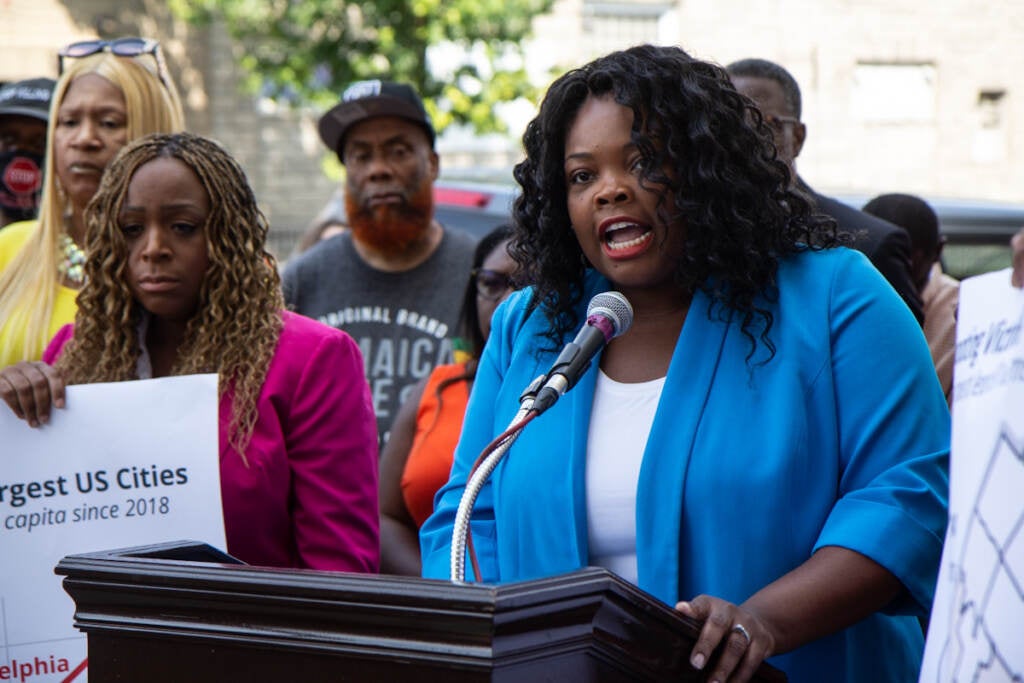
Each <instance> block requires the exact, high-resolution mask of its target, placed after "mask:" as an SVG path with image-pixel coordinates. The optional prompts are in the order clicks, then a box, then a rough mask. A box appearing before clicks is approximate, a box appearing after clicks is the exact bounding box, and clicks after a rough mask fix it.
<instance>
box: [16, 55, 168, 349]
mask: <svg viewBox="0 0 1024 683" xmlns="http://www.w3.org/2000/svg"><path fill="white" fill-rule="evenodd" d="M66 63H67V64H68V68H67V70H66V71H65V72H64V73H63V74H62V75H61V77H60V79H59V80H58V81H57V85H56V87H55V88H54V91H53V98H52V102H51V105H50V126H49V131H48V133H47V136H46V169H47V172H46V174H45V176H44V179H43V194H42V199H41V201H40V204H39V219H38V225H37V227H36V229H35V230H34V231H33V233H32V235H31V236H30V237H29V239H28V240H27V241H26V242H25V245H24V246H23V247H22V249H21V251H20V252H19V253H18V255H17V256H16V257H14V258H13V259H12V260H11V263H10V264H9V265H8V267H7V268H5V269H4V270H3V272H2V273H0V340H2V341H0V344H2V346H0V358H5V357H7V356H9V355H11V354H12V348H14V346H15V344H14V340H15V339H18V338H20V340H21V345H22V348H23V350H24V354H23V357H22V358H15V359H13V360H15V361H17V360H33V359H37V358H40V357H41V356H42V355H43V349H44V348H45V346H46V343H47V342H48V341H49V326H50V317H51V316H52V315H53V306H54V301H55V300H56V297H57V291H58V287H59V286H60V279H59V277H58V274H57V259H58V256H57V254H58V250H59V245H60V238H61V235H62V234H63V233H64V215H65V214H66V213H67V212H68V210H69V206H68V203H67V199H66V197H65V195H64V192H63V191H62V190H61V188H60V181H59V179H58V178H57V173H56V168H57V161H56V151H55V150H54V144H53V138H54V131H55V130H56V128H57V126H58V112H59V111H60V106H61V104H62V103H63V102H64V96H65V95H66V94H67V91H68V88H69V87H70V85H71V83H72V82H74V80H75V79H76V78H78V77H79V76H84V75H86V74H96V75H98V76H102V77H103V78H105V79H107V80H108V81H110V82H111V83H113V84H114V85H115V86H117V88H118V89H119V90H120V91H121V93H122V94H123V95H124V100H125V109H126V113H127V131H126V132H127V137H128V140H129V141H131V140H135V139H137V138H140V137H142V136H143V135H148V134H149V133H172V132H176V131H180V130H183V129H184V127H185V115H184V113H183V111H182V106H181V98H180V97H179V96H178V91H177V89H176V88H175V87H174V83H173V81H171V80H170V78H169V77H168V78H167V81H166V83H164V82H162V81H161V80H160V76H159V75H158V73H157V66H156V61H155V59H153V57H152V56H150V55H141V56H139V57H119V56H116V55H114V54H112V53H110V52H100V53H97V54H95V55H92V56H89V57H85V58H82V59H71V60H68V61H67V62H66ZM4 331H9V332H11V333H10V334H2V333H3V332H4ZM18 331H20V337H19V333H18Z"/></svg>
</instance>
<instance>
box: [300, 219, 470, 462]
mask: <svg viewBox="0 0 1024 683" xmlns="http://www.w3.org/2000/svg"><path fill="white" fill-rule="evenodd" d="M473 248H474V242H473V240H472V238H471V237H469V236H468V235H465V234H463V233H458V232H452V231H451V230H445V233H444V237H443V238H442V240H441V244H440V245H439V246H438V248H437V250H436V251H435V252H434V253H433V254H432V255H431V256H430V258H429V259H427V260H426V261H425V262H423V263H422V264H420V265H419V266H417V267H416V268H414V269H413V270H409V271H405V272H402V273H388V272H384V271H380V270H377V269H375V268H372V267H370V266H369V265H367V264H366V262H365V261H363V259H362V258H360V257H359V254H358V253H356V250H355V247H354V246H353V245H352V238H351V236H350V235H348V234H347V233H346V234H342V235H338V236H337V237H332V238H331V239H329V240H325V241H324V242H321V243H319V244H317V245H316V246H315V247H313V248H312V249H310V250H309V251H307V252H306V253H304V254H302V255H301V256H298V257H297V258H296V259H295V260H294V261H291V262H289V263H288V264H287V266H286V267H285V269H284V273H283V275H282V279H283V284H284V296H285V302H286V303H287V304H288V308H289V309H291V310H293V311H295V312H296V313H300V314H302V315H305V316H308V317H310V318H314V319H316V320H319V321H320V322H322V323H325V324H327V325H330V326H331V327H336V328H338V329H341V330H344V331H345V332H347V333H348V334H349V335H351V337H352V338H353V339H355V340H356V343H358V344H359V349H360V351H362V354H363V363H364V364H365V368H366V378H367V380H368V381H369V383H370V392H371V395H372V397H373V406H374V410H375V411H376V413H377V432H378V437H379V440H380V444H381V445H383V443H384V440H385V439H386V438H387V434H388V432H389V430H390V429H391V421H392V420H393V419H394V416H395V413H397V412H398V408H399V406H401V405H402V402H403V401H404V400H405V397H406V395H407V394H408V392H409V390H410V389H411V388H412V385H414V384H415V383H416V382H418V381H419V380H420V379H422V378H423V377H426V376H427V375H428V374H430V371H431V370H432V369H433V368H434V366H436V365H439V364H442V363H451V362H452V336H453V335H454V334H455V330H456V326H457V323H458V319H459V308H460V306H461V304H462V294H463V291H464V290H465V286H466V283H467V281H468V280H469V271H470V268H471V266H472V260H473Z"/></svg>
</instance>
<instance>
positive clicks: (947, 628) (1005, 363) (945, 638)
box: [920, 270, 1024, 683]
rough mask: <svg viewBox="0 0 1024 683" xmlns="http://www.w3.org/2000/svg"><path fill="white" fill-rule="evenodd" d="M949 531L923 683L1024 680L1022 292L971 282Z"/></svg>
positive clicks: (960, 334) (964, 292) (1006, 279)
mask: <svg viewBox="0 0 1024 683" xmlns="http://www.w3.org/2000/svg"><path fill="white" fill-rule="evenodd" d="M956 338H957V346H956V363H955V365H954V369H953V407H952V417H953V440H952V450H951V455H950V505H949V528H948V530H947V532H946V545H945V548H944V550H943V554H942V567H941V569H940V571H939V582H938V586H937V587H936V593H935V603H934V605H933V607H932V615H931V622H930V625H929V630H928V640H927V644H926V646H925V657H924V664H923V666H922V669H921V677H920V683H954V682H955V683H967V682H968V681H970V682H972V683H995V682H996V681H1000V682H1001V681H1020V680H1024V291H1021V290H1019V289H1014V288H1013V287H1011V286H1010V272H1009V270H1004V271H999V272H995V273H988V274H986V275H980V276H978V277H974V278H968V279H967V280H964V281H963V282H962V283H961V285H960V304H959V308H958V312H957V334H956Z"/></svg>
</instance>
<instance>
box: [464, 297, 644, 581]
mask: <svg viewBox="0 0 1024 683" xmlns="http://www.w3.org/2000/svg"><path fill="white" fill-rule="evenodd" d="M632 324H633V307H632V306H631V305H630V303H629V301H628V300H626V297H624V296H623V295H622V294H620V293H619V292H602V293H601V294H598V295H596V296H595V297H594V298H593V299H591V300H590V304H589V305H588V306H587V321H586V324H585V325H584V326H583V329H581V330H580V331H579V333H578V334H577V335H576V338H575V339H574V340H573V341H571V342H569V343H568V344H566V346H565V348H564V349H562V353H560V354H559V356H558V358H557V359H556V360H555V364H554V365H553V366H552V367H551V369H550V370H549V371H548V372H547V374H544V375H541V376H540V377H538V378H537V379H535V380H533V382H531V383H530V386H528V387H527V388H526V390H525V391H523V393H522V394H521V395H520V396H519V411H518V412H517V413H516V416H515V417H514V418H512V421H511V422H510V423H509V426H508V427H507V428H506V429H505V431H504V432H502V433H501V434H499V435H498V437H497V438H496V439H495V440H494V441H492V442H491V443H490V444H488V445H487V447H486V448H484V450H483V452H482V453H481V454H480V457H479V458H477V462H476V463H475V464H474V465H473V468H472V469H471V470H470V472H469V480H468V481H467V482H466V488H465V489H463V491H462V499H461V500H460V501H459V507H458V509H457V510H456V511H455V523H454V526H453V528H452V548H451V556H450V558H449V561H450V566H449V569H450V574H449V576H450V577H451V580H452V582H453V583H457V584H462V583H465V582H466V544H467V539H468V538H469V527H470V521H471V520H470V518H471V516H472V514H473V505H474V504H475V503H476V498H477V496H478V495H479V494H480V491H481V490H483V487H484V484H485V483H486V482H487V479H488V478H489V477H490V476H491V473H492V472H494V468H496V467H497V466H498V463H499V462H501V459H502V458H504V457H505V453H507V452H508V449H509V448H511V446H512V444H513V443H514V442H515V440H516V439H517V438H519V434H520V433H521V432H522V431H523V428H524V427H525V426H526V425H527V423H529V422H530V421H531V420H533V419H534V418H535V417H537V416H538V415H540V414H541V413H543V412H544V411H545V410H547V409H548V408H550V407H551V406H552V405H553V404H554V403H555V401H557V400H558V398H559V397H560V396H562V395H563V394H564V393H565V392H567V391H568V390H569V389H571V388H572V387H573V386H575V384H576V382H577V381H579V379H580V377H582V376H583V373H585V372H586V371H587V368H589V367H590V363H591V361H592V360H593V358H594V357H595V356H596V355H597V353H598V352H599V351H600V350H601V348H602V347H603V346H604V345H605V344H606V343H608V342H609V341H611V340H612V339H613V338H614V337H617V336H618V335H620V334H622V333H624V332H626V331H627V330H628V329H629V327H630V325H632ZM475 561H476V560H475V557H474V562H475ZM477 569H479V568H477ZM477 580H480V577H479V576H477Z"/></svg>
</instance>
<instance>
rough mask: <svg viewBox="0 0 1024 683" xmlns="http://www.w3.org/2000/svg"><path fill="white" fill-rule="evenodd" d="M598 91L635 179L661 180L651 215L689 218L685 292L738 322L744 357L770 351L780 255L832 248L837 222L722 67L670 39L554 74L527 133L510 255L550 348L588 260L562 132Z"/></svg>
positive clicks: (680, 270) (672, 221) (569, 315)
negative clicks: (617, 120)
mask: <svg viewBox="0 0 1024 683" xmlns="http://www.w3.org/2000/svg"><path fill="white" fill-rule="evenodd" d="M606 94H611V95H612V96H613V97H614V98H615V101H616V102H618V103H619V104H621V105H623V106H625V107H628V108H629V109H631V110H632V112H633V129H632V135H631V137H632V140H633V142H634V143H635V144H636V145H637V148H638V149H639V150H640V153H641V154H642V155H643V157H644V164H643V170H642V171H641V180H642V182H644V183H645V184H647V185H651V186H657V185H660V186H662V187H664V188H665V189H664V190H663V191H662V192H661V200H660V204H659V207H660V208H659V210H660V213H661V219H662V220H664V221H665V222H666V224H668V225H671V226H677V229H683V227H682V226H685V230H686V237H685V250H684V254H683V256H682V258H681V259H680V261H679V263H678V265H677V266H676V269H675V279H676V282H677V284H679V286H680V288H681V291H682V292H688V293H691V294H692V293H693V292H696V291H698V290H700V291H703V292H704V293H705V294H707V295H708V296H709V298H710V300H711V302H712V306H711V308H710V309H709V310H708V313H707V314H708V315H709V316H711V315H715V314H716V313H715V309H716V308H717V309H718V313H717V315H720V316H722V317H723V318H732V319H735V320H738V321H739V323H740V325H741V330H742V332H743V334H744V335H745V336H746V337H747V338H748V339H749V340H750V343H751V350H750V353H749V354H748V356H747V359H748V361H749V360H750V359H751V357H752V356H753V354H754V353H755V351H756V349H757V343H758V340H760V341H761V342H762V343H763V344H764V345H765V347H766V348H767V350H768V354H769V355H768V358H769V359H770V358H771V357H773V356H774V352H775V347H774V345H773V344H772V342H771V340H770V339H769V337H768V332H769V331H770V330H771V327H772V322H773V319H772V314H771V312H770V311H769V310H768V309H767V308H766V307H765V303H766V302H769V301H772V300H773V299H774V298H775V296H776V294H777V292H776V290H775V285H776V279H775V278H776V273H777V270H778V262H779V259H780V258H782V257H784V256H786V255H787V254H792V253H796V252H799V251H802V250H804V249H807V248H825V247H831V246H835V245H836V244H839V243H840V239H839V237H838V235H837V232H836V227H835V222H834V221H833V220H832V219H831V218H828V217H826V216H823V215H820V214H816V213H814V211H813V208H812V204H811V202H810V200H809V199H808V198H807V196H806V195H804V194H803V193H802V192H800V191H799V190H796V189H791V188H790V176H789V170H788V169H787V167H786V165H785V164H784V163H782V162H781V161H779V160H778V159H777V158H776V152H775V147H774V144H773V142H772V134H771V130H770V129H769V128H768V127H767V125H766V124H765V123H764V121H763V119H762V117H761V114H760V112H759V111H758V109H757V107H756V106H755V105H754V104H753V103H752V102H751V101H750V100H749V99H747V98H745V97H743V96H742V95H740V94H739V93H738V92H736V89H735V88H734V87H733V85H732V83H731V81H730V80H729V76H728V74H727V73H726V72H725V70H724V69H722V68H721V67H720V66H718V65H715V64H711V63H709V62H705V61H701V60H698V59H695V58H693V57H691V56H690V55H688V54H687V53H686V52H684V51H683V50H681V49H679V48H676V47H655V46H652V45H641V46H637V47H633V48H630V49H628V50H623V51H621V52H614V53H612V54H609V55H607V56H605V57H601V58H599V59H596V60H594V61H592V62H590V63H589V64H587V65H586V66H583V67H582V68H579V69H575V70H573V71H570V72H568V73H566V74H565V75H563V76H562V77H561V78H559V79H558V80H557V81H555V83H554V84H552V86H551V87H550V88H549V89H548V92H547V95H546V96H545V98H544V101H543V102H542V104H541V107H540V113H539V114H538V115H537V117H536V118H535V119H534V120H533V121H531V122H530V124H529V125H528V126H527V129H526V132H525V134H524V135H523V145H524V147H525V150H526V159H525V160H524V161H522V162H520V163H519V164H518V165H517V166H516V167H515V171H514V175H515V178H516V181H517V182H518V183H519V184H520V185H521V186H522V188H523V191H522V194H521V195H520V196H519V198H518V199H517V200H516V202H515V205H514V209H513V215H514V218H515V231H516V232H515V237H514V238H513V242H512V245H511V249H510V251H511V253H512V256H513V258H515V260H516V261H517V262H518V263H520V264H521V265H522V266H523V267H524V268H525V269H526V271H527V272H526V273H525V275H526V276H527V277H528V279H529V281H530V282H532V283H534V286H535V296H534V298H533V302H534V305H535V306H540V307H541V308H542V309H543V310H544V312H545V315H546V316H547V317H548V319H549V322H550V326H549V329H550V330H551V331H550V333H549V339H550V341H551V344H552V347H557V346H558V345H559V343H560V342H561V340H562V339H563V338H564V336H565V335H566V334H567V333H569V332H570V331H571V330H572V329H574V328H575V327H576V326H577V325H578V324H579V322H580V321H579V320H578V316H577V314H576V313H575V309H576V307H577V306H578V305H579V303H580V300H581V297H582V283H583V278H584V274H585V272H586V269H587V268H588V267H589V264H588V263H587V262H586V260H585V258H584V256H583V252H582V250H581V249H580V246H579V244H578V242H577V241H576V237H575V234H574V233H573V231H572V228H571V221H570V219H569V211H568V206H567V190H566V178H565V171H564V161H565V140H566V136H567V135H568V132H569V129H570V127H571V126H572V125H573V121H574V120H575V118H576V114H577V112H578V111H579V110H580V108H581V106H582V105H583V103H584V101H585V100H586V99H587V98H588V97H597V96H602V95H606ZM760 297H763V299H761V300H759V298H760ZM716 303H717V304H722V305H723V306H724V308H721V307H716V306H715V304H716ZM734 316H738V318H736V317H734Z"/></svg>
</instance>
